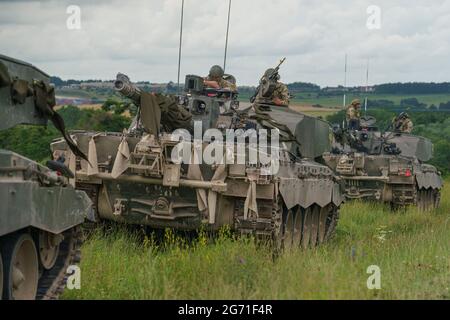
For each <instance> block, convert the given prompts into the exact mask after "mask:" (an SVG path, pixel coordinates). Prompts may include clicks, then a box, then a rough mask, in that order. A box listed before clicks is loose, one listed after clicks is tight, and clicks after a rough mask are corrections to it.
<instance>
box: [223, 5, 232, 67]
mask: <svg viewBox="0 0 450 320" xmlns="http://www.w3.org/2000/svg"><path fill="white" fill-rule="evenodd" d="M230 13H231V0H229V3H228V20H227V35H226V36H225V54H224V57H223V71H224V72H225V68H226V65H227V50H228V32H229V31H230Z"/></svg>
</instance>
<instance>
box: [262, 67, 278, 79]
mask: <svg viewBox="0 0 450 320" xmlns="http://www.w3.org/2000/svg"><path fill="white" fill-rule="evenodd" d="M274 72H275V69H274V68H269V69H267V70H266V72H264V77H269V76H270V75H272V74H273V73H274ZM277 80H280V75H279V74H277Z"/></svg>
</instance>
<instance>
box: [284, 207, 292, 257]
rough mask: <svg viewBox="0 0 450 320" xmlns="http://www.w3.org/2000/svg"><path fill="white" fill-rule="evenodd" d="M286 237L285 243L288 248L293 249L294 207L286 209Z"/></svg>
mask: <svg viewBox="0 0 450 320" xmlns="http://www.w3.org/2000/svg"><path fill="white" fill-rule="evenodd" d="M283 222H284V237H283V245H284V248H285V249H287V250H290V249H292V246H293V242H292V241H293V236H294V213H293V211H292V209H290V210H285V213H284V219H283Z"/></svg>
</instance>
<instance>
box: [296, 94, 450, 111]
mask: <svg viewBox="0 0 450 320" xmlns="http://www.w3.org/2000/svg"><path fill="white" fill-rule="evenodd" d="M407 98H416V99H417V100H419V102H421V103H425V104H427V105H431V104H434V105H436V106H439V104H440V103H441V102H448V101H450V94H448V95H444V94H425V95H417V94H412V95H383V94H371V95H368V99H370V100H390V101H393V102H394V103H395V104H400V101H401V100H402V99H407ZM353 99H360V100H361V102H362V101H364V99H365V95H347V97H346V102H347V104H348V103H350V102H351V101H352V100H353ZM292 103H293V104H300V105H313V104H320V105H322V106H324V107H338V108H342V103H343V97H342V96H336V97H319V98H316V97H296V98H294V99H293V100H292Z"/></svg>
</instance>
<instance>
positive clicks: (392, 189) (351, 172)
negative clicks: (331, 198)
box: [324, 153, 443, 210]
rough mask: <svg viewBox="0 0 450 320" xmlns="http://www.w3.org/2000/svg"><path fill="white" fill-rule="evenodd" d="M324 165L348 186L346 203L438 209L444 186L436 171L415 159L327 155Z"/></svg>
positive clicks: (346, 188)
mask: <svg viewBox="0 0 450 320" xmlns="http://www.w3.org/2000/svg"><path fill="white" fill-rule="evenodd" d="M324 160H325V163H326V164H327V165H328V166H330V168H332V169H333V170H334V171H335V172H336V173H338V174H340V177H341V179H342V180H343V181H344V182H345V196H346V198H347V199H367V200H372V201H381V202H385V203H389V204H391V205H392V206H394V207H398V206H407V205H415V206H418V207H419V208H420V209H423V210H430V209H432V208H436V207H437V206H438V205H439V192H440V189H441V188H442V185H443V182H442V178H441V176H440V174H439V172H438V171H437V170H436V168H435V167H433V166H431V165H426V164H422V163H420V162H419V161H418V160H417V159H415V158H412V157H404V156H395V155H367V154H363V153H352V154H331V153H326V154H325V155H324Z"/></svg>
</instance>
